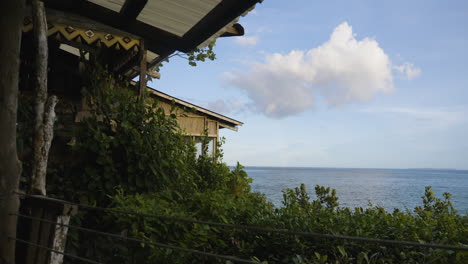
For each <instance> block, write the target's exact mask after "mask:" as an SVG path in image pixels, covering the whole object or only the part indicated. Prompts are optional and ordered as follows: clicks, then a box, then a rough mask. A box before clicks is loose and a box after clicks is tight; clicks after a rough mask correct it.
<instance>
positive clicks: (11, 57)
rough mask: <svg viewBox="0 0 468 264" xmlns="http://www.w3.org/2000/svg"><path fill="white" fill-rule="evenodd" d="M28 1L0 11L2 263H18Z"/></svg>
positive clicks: (8, 3) (9, 0)
mask: <svg viewBox="0 0 468 264" xmlns="http://www.w3.org/2000/svg"><path fill="white" fill-rule="evenodd" d="M24 8H25V1H24V0H3V1H2V7H1V8H0V58H2V66H1V67H0V128H1V129H0V263H16V261H15V246H16V241H14V240H12V239H10V237H11V238H13V239H15V238H16V224H17V217H16V216H15V215H12V214H16V213H17V212H18V208H19V197H18V195H17V194H16V193H15V192H17V191H18V186H19V179H20V175H21V163H20V162H19V160H18V154H17V150H16V116H17V108H18V80H19V68H20V46H21V30H22V27H23V17H24Z"/></svg>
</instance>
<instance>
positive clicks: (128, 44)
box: [23, 16, 140, 51]
mask: <svg viewBox="0 0 468 264" xmlns="http://www.w3.org/2000/svg"><path fill="white" fill-rule="evenodd" d="M32 28H33V23H32V19H31V17H28V16H27V17H25V18H24V21H23V32H24V33H26V32H29V31H31V30H32ZM47 29H48V31H47V36H48V37H55V38H56V39H57V40H59V41H60V39H61V38H65V39H66V40H69V41H76V42H80V43H86V44H88V45H94V46H97V47H101V46H102V45H105V46H106V47H108V48H111V47H112V48H115V49H117V50H118V49H121V48H122V49H125V50H131V49H133V50H134V51H139V49H140V48H139V47H140V40H139V39H132V38H130V37H128V36H117V35H113V34H109V33H105V32H100V31H95V30H92V29H83V28H76V27H72V26H68V25H63V24H55V23H47Z"/></svg>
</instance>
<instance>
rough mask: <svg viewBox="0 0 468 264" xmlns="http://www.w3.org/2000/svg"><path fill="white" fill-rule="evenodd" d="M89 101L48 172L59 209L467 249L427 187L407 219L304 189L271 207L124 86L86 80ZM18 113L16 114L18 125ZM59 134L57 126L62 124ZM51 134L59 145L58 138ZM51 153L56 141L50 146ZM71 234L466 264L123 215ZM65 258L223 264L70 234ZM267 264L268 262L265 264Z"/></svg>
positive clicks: (306, 259) (99, 73)
mask: <svg viewBox="0 0 468 264" xmlns="http://www.w3.org/2000/svg"><path fill="white" fill-rule="evenodd" d="M88 70H89V71H90V72H89V76H90V78H89V79H88V81H87V87H86V89H85V91H84V95H85V96H86V98H88V102H89V106H90V109H89V112H90V113H89V117H88V118H86V119H85V120H84V121H83V122H81V123H79V124H78V125H77V126H76V127H75V128H74V129H71V130H70V131H69V135H68V139H67V140H66V142H67V143H68V144H64V146H62V150H61V152H60V153H62V154H63V155H55V156H54V155H53V156H51V157H52V159H51V160H50V161H49V169H48V193H49V194H51V195H53V196H56V197H59V198H63V199H66V200H72V201H78V202H80V203H85V204H97V205H99V206H109V207H114V208H118V209H123V210H129V211H134V212H140V213H145V214H154V215H161V216H167V217H177V218H183V219H197V220H205V221H212V222H220V223H231V224H238V225H251V226H258V227H271V228H279V229H287V230H292V231H301V232H315V233H323V234H336V235H347V236H359V237H369V238H380V239H392V240H406V241H416V242H421V243H434V244H448V245H459V246H466V245H467V244H468V217H467V216H461V215H459V214H458V213H457V212H456V211H455V210H454V208H453V205H452V203H451V201H450V194H447V193H446V194H444V199H439V198H437V197H435V196H434V193H433V192H432V190H431V188H430V187H428V188H426V191H425V194H424V196H423V197H422V198H423V204H422V206H419V207H416V208H415V209H414V211H410V210H408V209H407V210H404V211H400V210H394V211H393V212H387V211H385V209H384V208H381V207H379V206H370V207H368V208H354V209H350V208H342V207H339V202H338V196H337V193H336V191H335V190H333V189H330V188H328V187H323V186H316V187H315V198H313V197H312V198H311V195H309V193H308V192H307V190H306V188H305V186H304V185H301V186H300V187H298V188H294V189H286V190H284V192H283V206H282V207H280V208H275V207H274V206H273V205H272V204H271V203H270V202H268V201H267V200H266V198H265V196H264V195H262V194H259V193H253V192H251V190H250V184H251V183H252V179H250V178H249V177H248V175H247V173H246V172H245V171H244V170H243V167H242V165H240V164H239V163H238V164H237V166H236V167H235V168H233V169H231V168H229V167H228V166H227V165H226V164H224V163H223V162H222V157H223V152H222V150H221V145H222V143H223V142H224V140H220V141H219V142H218V146H217V151H216V152H215V154H214V155H208V137H204V138H203V140H202V141H203V142H202V143H203V144H202V146H203V147H202V154H201V155H200V156H198V157H197V155H196V151H195V147H194V145H193V142H187V139H186V138H185V137H184V136H183V135H182V134H181V133H180V129H179V127H178V125H177V120H176V116H175V115H174V114H173V113H167V112H164V110H163V109H161V108H159V107H158V104H157V103H156V102H154V101H152V100H151V99H149V98H147V99H145V100H146V101H145V102H144V103H142V102H139V101H138V100H137V97H136V93H135V92H134V91H132V90H131V89H130V88H128V87H127V86H126V84H125V82H123V81H121V80H120V81H119V80H117V81H116V78H114V77H112V76H110V75H109V74H107V73H106V72H105V70H104V69H102V68H99V67H95V68H89V69H88ZM22 105H23V106H24V107H21V109H23V110H22V111H20V118H24V119H25V120H26V121H24V122H23V123H21V124H20V125H19V126H18V130H19V131H20V132H21V133H20V134H21V135H22V136H21V140H20V141H18V146H21V148H22V149H27V148H24V145H27V144H30V143H28V142H30V137H31V135H30V133H29V132H28V129H27V123H28V122H27V117H28V115H29V114H28V113H29V112H28V111H29V110H28V108H27V107H26V105H27V104H22ZM21 112H22V114H21ZM59 127H61V126H60V125H59ZM57 132H59V133H58V134H60V131H57ZM54 142H55V141H54ZM60 156H63V157H60ZM73 221H74V223H73V224H76V225H81V226H83V227H89V228H97V229H100V230H102V231H105V232H112V233H115V234H121V235H126V236H130V237H136V238H140V239H146V240H152V241H155V242H160V243H166V244H171V245H176V246H180V247H185V248H193V249H197V250H201V251H205V252H213V253H219V254H223V255H234V256H238V257H241V258H244V259H252V260H256V261H258V262H260V261H268V263H366V264H367V263H467V262H466V260H467V255H466V253H457V254H456V253H455V252H453V251H449V250H435V249H422V248H412V247H399V246H387V245H380V244H375V243H357V242H351V241H346V240H332V239H325V238H316V237H299V236H295V235H288V234H278V233H274V232H271V233H265V232H255V231H252V230H248V231H246V230H243V229H232V228H221V227H213V226H207V225H203V224H196V223H187V222H177V221H173V220H163V219H158V218H149V217H136V216H132V215H125V214H112V213H102V212H100V213H97V212H86V211H81V212H80V214H79V215H78V216H77V217H74V218H73ZM67 251H68V252H70V253H74V254H78V255H80V256H86V257H88V258H91V259H96V260H99V261H101V262H103V263H224V262H223V261H220V260H216V259H214V258H207V257H201V256H197V255H194V254H188V253H183V252H179V251H176V250H168V249H162V248H159V247H155V246H150V245H145V244H138V243H131V242H126V241H118V240H115V239H111V238H106V237H103V236H98V235H90V234H86V233H80V232H76V231H73V230H71V233H70V237H69V239H68V245H67ZM264 263H265V262H264Z"/></svg>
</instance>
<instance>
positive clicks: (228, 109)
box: [204, 99, 252, 115]
mask: <svg viewBox="0 0 468 264" xmlns="http://www.w3.org/2000/svg"><path fill="white" fill-rule="evenodd" d="M204 106H205V107H206V108H207V109H209V110H211V111H214V112H217V113H220V114H226V115H227V114H238V113H241V112H244V111H246V110H250V109H251V107H252V105H251V104H249V103H247V102H243V101H240V100H223V99H219V100H216V101H212V102H208V103H206V104H204Z"/></svg>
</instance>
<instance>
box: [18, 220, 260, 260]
mask: <svg viewBox="0 0 468 264" xmlns="http://www.w3.org/2000/svg"><path fill="white" fill-rule="evenodd" d="M13 215H16V216H18V217H22V218H26V219H31V220H37V221H41V222H44V223H49V224H55V225H59V226H63V227H67V228H70V229H76V230H79V231H82V232H87V233H93V234H97V235H102V236H107V237H112V238H115V239H121V240H126V241H130V242H137V243H143V244H146V245H153V246H156V247H160V248H168V249H172V250H178V251H183V252H188V253H192V254H197V255H202V256H207V257H213V258H218V259H224V260H230V261H234V262H237V263H249V264H255V263H258V262H257V261H251V260H245V259H241V258H237V257H233V256H226V255H220V254H215V253H209V252H204V251H200V250H196V249H189V248H183V247H179V246H173V245H168V244H163V243H159V242H154V241H149V240H143V239H137V238H131V237H126V236H122V235H117V234H112V233H107V232H102V231H99V230H95V229H90V228H84V227H80V226H75V225H67V224H62V223H57V222H54V221H50V220H47V219H43V218H39V217H33V216H28V215H23V214H13ZM59 254H60V253H59Z"/></svg>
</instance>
